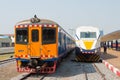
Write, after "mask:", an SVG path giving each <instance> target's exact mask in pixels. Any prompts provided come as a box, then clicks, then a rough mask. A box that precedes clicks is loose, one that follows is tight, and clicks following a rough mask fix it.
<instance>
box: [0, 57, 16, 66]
mask: <svg viewBox="0 0 120 80" xmlns="http://www.w3.org/2000/svg"><path fill="white" fill-rule="evenodd" d="M13 61H15V58H11V59H6V60H2V61H0V65H2V64H6V63H9V62H13Z"/></svg>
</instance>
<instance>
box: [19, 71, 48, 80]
mask: <svg viewBox="0 0 120 80" xmlns="http://www.w3.org/2000/svg"><path fill="white" fill-rule="evenodd" d="M46 76H47V74H36V73H28V74H26V75H23V76H22V77H21V78H19V80H36V79H37V80H43V79H44V78H45V77H46Z"/></svg>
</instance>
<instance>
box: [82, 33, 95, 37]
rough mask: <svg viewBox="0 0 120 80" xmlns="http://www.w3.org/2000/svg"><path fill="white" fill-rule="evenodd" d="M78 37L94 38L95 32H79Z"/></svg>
mask: <svg viewBox="0 0 120 80" xmlns="http://www.w3.org/2000/svg"><path fill="white" fill-rule="evenodd" d="M80 38H96V32H80Z"/></svg>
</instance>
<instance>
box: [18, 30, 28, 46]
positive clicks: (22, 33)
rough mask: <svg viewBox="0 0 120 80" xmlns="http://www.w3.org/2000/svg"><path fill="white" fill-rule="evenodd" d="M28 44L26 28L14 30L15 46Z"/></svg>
mask: <svg viewBox="0 0 120 80" xmlns="http://www.w3.org/2000/svg"><path fill="white" fill-rule="evenodd" d="M27 43H28V30H27V28H21V29H16V44H27Z"/></svg>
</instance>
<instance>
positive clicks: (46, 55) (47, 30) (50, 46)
mask: <svg viewBox="0 0 120 80" xmlns="http://www.w3.org/2000/svg"><path fill="white" fill-rule="evenodd" d="M41 31H42V46H41V49H42V51H41V56H42V58H43V59H50V58H54V57H56V56H57V52H58V49H57V48H58V47H57V45H58V44H57V43H58V40H57V37H58V34H57V33H58V32H57V27H42V30H41Z"/></svg>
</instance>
